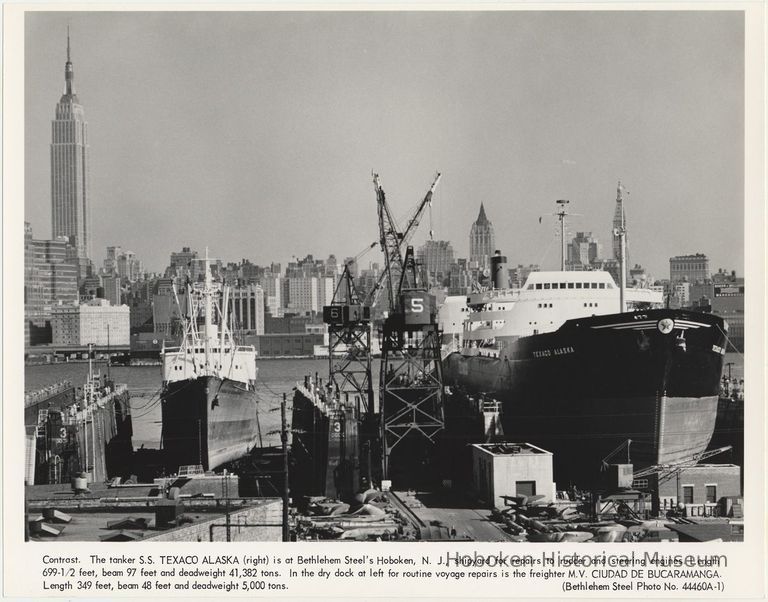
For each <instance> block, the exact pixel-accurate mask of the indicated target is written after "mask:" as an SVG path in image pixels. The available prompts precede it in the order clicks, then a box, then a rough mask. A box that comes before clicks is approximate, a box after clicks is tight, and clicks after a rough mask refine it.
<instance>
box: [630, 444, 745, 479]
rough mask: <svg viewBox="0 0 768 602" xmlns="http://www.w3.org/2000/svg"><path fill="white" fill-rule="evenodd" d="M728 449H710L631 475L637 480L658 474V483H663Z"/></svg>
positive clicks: (727, 447)
mask: <svg viewBox="0 0 768 602" xmlns="http://www.w3.org/2000/svg"><path fill="white" fill-rule="evenodd" d="M730 449H732V446H730V445H726V446H725V447H718V448H717V449H710V450H707V451H704V452H701V453H700V454H694V455H692V456H690V457H688V458H685V459H683V460H679V461H677V462H670V463H669V464H654V465H653V466H648V467H647V468H643V469H642V470H639V471H637V472H636V473H634V474H633V475H632V477H633V479H635V480H637V479H642V478H645V477H648V476H650V475H653V474H658V475H659V483H663V482H664V481H667V480H669V479H671V478H672V477H673V476H675V475H677V474H679V473H680V471H681V470H684V469H686V468H690V467H691V466H696V464H698V463H699V462H701V461H702V460H706V459H707V458H711V457H712V456H717V455H718V454H722V453H723V452H727V451H728V450H730Z"/></svg>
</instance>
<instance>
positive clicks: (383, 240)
mask: <svg viewBox="0 0 768 602" xmlns="http://www.w3.org/2000/svg"><path fill="white" fill-rule="evenodd" d="M440 176H441V174H440V172H438V173H437V174H436V175H435V178H434V180H433V181H432V185H431V186H430V187H429V190H428V191H427V194H426V195H424V198H423V199H422V200H421V202H419V204H418V205H417V206H416V209H415V210H414V212H413V215H411V217H410V218H409V219H408V221H407V223H406V225H405V228H404V229H403V231H402V232H400V231H399V230H398V227H397V223H396V221H395V219H394V218H393V217H392V212H391V210H390V208H389V204H388V203H387V199H386V195H385V193H384V189H383V188H382V187H381V183H380V182H379V174H377V173H374V174H373V186H374V189H375V190H376V205H377V210H378V216H379V241H378V242H379V244H380V245H381V250H382V252H383V253H384V266H385V267H384V269H383V270H382V272H381V274H380V275H379V279H378V281H377V282H376V285H375V286H374V287H373V288H372V289H371V290H370V291H369V293H368V296H367V298H366V299H365V304H366V305H368V306H370V307H373V306H374V305H376V301H378V298H379V294H381V289H382V287H383V284H384V280H385V279H386V280H387V300H388V302H389V305H388V308H389V309H390V311H391V310H392V308H394V307H395V305H396V302H397V286H398V284H399V281H400V274H402V272H403V249H404V248H405V247H406V246H407V245H408V242H409V241H410V240H411V238H412V237H413V234H414V233H415V232H416V228H418V226H419V223H420V222H421V218H422V216H423V215H424V211H425V209H426V208H427V207H428V206H429V205H431V203H432V196H433V194H434V192H435V188H437V183H438V182H439V181H440ZM374 244H375V243H374Z"/></svg>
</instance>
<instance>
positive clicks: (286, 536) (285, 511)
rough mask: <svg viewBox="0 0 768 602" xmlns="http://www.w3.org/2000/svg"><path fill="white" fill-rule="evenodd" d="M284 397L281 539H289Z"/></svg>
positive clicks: (286, 435)
mask: <svg viewBox="0 0 768 602" xmlns="http://www.w3.org/2000/svg"><path fill="white" fill-rule="evenodd" d="M285 410H286V399H285V393H283V402H282V403H281V404H280V421H281V428H280V441H282V443H283V541H290V533H289V530H288V420H287V418H286V415H285Z"/></svg>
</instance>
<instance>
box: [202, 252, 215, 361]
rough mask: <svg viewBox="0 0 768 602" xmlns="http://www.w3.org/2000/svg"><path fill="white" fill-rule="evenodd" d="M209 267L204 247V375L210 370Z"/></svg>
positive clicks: (210, 282) (210, 283) (210, 284)
mask: <svg viewBox="0 0 768 602" xmlns="http://www.w3.org/2000/svg"><path fill="white" fill-rule="evenodd" d="M212 284H213V281H212V280H211V265H210V260H209V259H208V247H205V287H204V288H203V311H204V312H205V322H204V325H205V339H204V340H203V346H204V348H205V369H206V373H207V371H208V369H209V368H210V362H209V342H210V338H211V287H212Z"/></svg>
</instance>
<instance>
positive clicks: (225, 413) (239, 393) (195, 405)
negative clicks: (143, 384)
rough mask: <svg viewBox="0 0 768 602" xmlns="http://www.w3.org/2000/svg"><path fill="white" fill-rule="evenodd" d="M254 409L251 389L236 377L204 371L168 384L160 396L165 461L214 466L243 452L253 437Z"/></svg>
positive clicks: (174, 464) (255, 427)
mask: <svg viewBox="0 0 768 602" xmlns="http://www.w3.org/2000/svg"><path fill="white" fill-rule="evenodd" d="M258 410H259V409H258V407H257V401H256V397H255V395H254V392H253V391H252V390H248V389H246V388H245V387H244V386H243V385H242V384H240V383H238V382H236V381H232V380H229V379H220V378H216V377H213V376H204V377H200V378H197V379H190V380H187V381H176V382H172V383H168V385H167V386H166V389H165V391H164V394H163V399H162V423H163V426H162V445H163V449H164V453H165V458H166V465H167V466H168V467H169V468H171V469H172V470H173V469H174V468H176V467H178V466H183V465H187V464H200V465H202V466H203V469H204V470H214V469H215V468H218V467H219V466H221V465H222V464H226V463H227V462H231V461H233V460H237V459H239V458H241V457H243V456H245V455H246V454H247V453H249V452H250V451H251V450H252V449H253V448H254V447H255V446H256V443H257V441H258V435H259V421H258Z"/></svg>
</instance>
